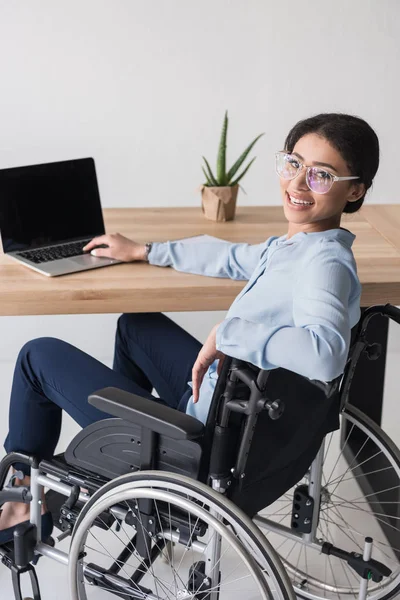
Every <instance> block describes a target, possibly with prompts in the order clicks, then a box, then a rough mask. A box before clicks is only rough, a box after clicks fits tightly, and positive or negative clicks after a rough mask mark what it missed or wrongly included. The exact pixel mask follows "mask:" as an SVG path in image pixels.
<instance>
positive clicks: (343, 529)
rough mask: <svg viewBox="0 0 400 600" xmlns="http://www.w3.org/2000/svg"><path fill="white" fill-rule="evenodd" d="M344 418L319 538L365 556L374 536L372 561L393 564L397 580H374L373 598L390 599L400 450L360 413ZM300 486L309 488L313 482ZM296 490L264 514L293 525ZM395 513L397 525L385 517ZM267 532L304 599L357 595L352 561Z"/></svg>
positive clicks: (332, 439)
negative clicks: (366, 543) (367, 540)
mask: <svg viewBox="0 0 400 600" xmlns="http://www.w3.org/2000/svg"><path fill="white" fill-rule="evenodd" d="M353 413H354V414H353ZM341 420H342V423H341V431H342V442H341V437H340V436H341V433H340V431H336V432H333V433H332V434H329V435H328V436H327V438H326V442H325V451H324V465H323V476H322V493H321V508H320V520H319V525H318V529H317V539H318V540H319V543H320V544H322V543H324V542H329V543H333V544H334V545H335V546H338V547H340V548H342V549H344V550H346V551H347V552H359V553H361V554H362V553H363V545H364V539H365V537H367V536H370V537H372V538H373V540H374V544H373V555H372V557H373V558H374V559H375V560H377V561H379V562H382V563H383V564H385V565H386V566H388V567H389V568H390V569H391V570H392V575H391V576H390V577H388V578H384V579H383V580H382V582H381V583H373V582H371V583H370V584H369V587H368V599H370V600H377V599H378V598H383V597H385V598H389V597H391V595H392V594H393V593H394V590H395V589H397V587H398V586H399V584H400V563H399V559H400V542H399V543H397V541H395V538H396V537H397V538H398V539H399V540H400V501H399V498H398V490H399V489H400V465H399V457H398V450H397V449H396V448H394V447H393V445H392V444H391V443H388V442H387V439H386V436H385V435H384V434H383V432H381V430H380V429H379V428H378V427H377V426H375V425H374V424H373V423H371V422H370V420H369V419H367V418H365V417H363V416H362V413H360V412H359V411H357V410H356V409H351V410H349V411H347V410H346V411H345V412H344V413H342V415H341ZM343 432H345V433H344V434H343ZM366 475H368V477H369V478H370V479H371V478H372V481H373V485H374V493H373V492H372V490H371V488H370V489H366V479H365V476H366ZM383 475H384V478H385V482H384V483H382V484H381V483H380V479H381V478H382V476H383ZM378 478H379V487H378ZM300 483H308V481H307V477H306V478H305V479H304V480H303V481H302V482H300ZM295 487H297V486H295ZM294 489H295V488H293V489H292V490H289V492H288V493H287V494H285V495H284V496H283V497H282V498H280V499H279V500H278V501H277V502H275V503H274V504H272V505H271V506H269V507H268V508H267V509H265V510H263V511H261V512H260V516H261V517H264V518H267V519H269V520H271V521H273V522H274V523H279V524H280V525H286V526H287V527H290V523H291V514H292V503H293V493H294ZM388 509H390V511H391V513H393V517H392V518H390V519H387V518H386V517H385V515H384V513H383V512H382V510H388ZM385 532H386V534H387V535H389V536H390V537H389V539H388V538H387V537H386V535H385ZM264 534H265V535H267V538H268V539H269V541H270V542H271V543H272V545H273V546H274V548H275V550H276V551H277V552H278V554H279V555H280V557H281V560H282V563H283V565H284V566H285V568H286V569H287V571H288V573H289V575H290V576H291V579H292V583H293V587H294V588H295V590H296V592H297V594H298V595H300V596H301V597H304V598H311V599H319V598H329V599H334V598H336V599H338V600H341V599H342V598H343V599H344V598H346V599H348V598H352V597H353V598H357V597H358V590H359V584H360V577H359V576H358V575H357V574H356V572H355V571H354V570H353V569H351V567H349V566H348V565H347V563H346V562H344V561H342V560H340V559H338V558H335V557H331V556H327V555H323V554H321V553H320V549H318V547H317V546H315V547H310V546H307V545H305V544H303V543H301V542H296V541H295V540H294V541H293V539H289V538H287V537H286V538H284V537H283V535H280V534H278V533H275V532H274V533H271V532H270V533H267V531H266V530H264Z"/></svg>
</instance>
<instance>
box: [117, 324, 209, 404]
mask: <svg viewBox="0 0 400 600" xmlns="http://www.w3.org/2000/svg"><path fill="white" fill-rule="evenodd" d="M200 349H201V343H200V342H199V341H198V340H196V339H195V338H194V337H193V336H192V335H190V334H189V333H188V332H187V331H185V330H184V329H182V327H180V326H179V325H177V324H176V323H174V321H172V320H171V319H169V318H168V317H166V316H165V315H163V314H162V313H144V314H124V315H122V316H121V317H120V318H119V320H118V326H117V332H116V338H115V354H114V366H113V368H114V370H115V371H117V372H118V373H121V374H122V375H124V376H125V377H127V378H128V379H133V380H135V381H136V382H137V383H138V384H139V385H140V386H141V387H142V388H143V389H145V390H147V391H148V392H149V393H150V392H151V391H152V389H153V388H155V389H156V391H157V393H158V394H159V396H160V397H161V398H162V399H163V400H164V401H165V402H166V403H167V404H168V405H169V406H171V407H173V408H179V409H182V410H185V408H186V406H184V405H182V402H181V401H182V397H185V396H186V400H187V398H188V395H190V394H191V391H190V388H189V387H188V384H187V382H188V381H191V379H192V367H193V365H194V363H195V361H196V358H197V355H198V353H199V351H200Z"/></svg>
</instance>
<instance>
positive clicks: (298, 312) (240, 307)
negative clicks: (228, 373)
mask: <svg viewBox="0 0 400 600" xmlns="http://www.w3.org/2000/svg"><path fill="white" fill-rule="evenodd" d="M355 237H356V236H355V235H354V234H353V233H351V232H350V231H348V230H347V229H328V230H326V231H321V232H313V233H305V232H299V233H296V234H295V235H293V236H292V237H291V238H290V239H287V235H283V236H281V237H277V236H272V237H270V238H268V239H267V240H266V241H265V242H263V243H262V244H256V245H250V244H234V243H231V242H226V241H223V240H219V239H218V238H210V237H208V236H204V238H203V239H201V238H200V240H199V241H196V240H194V241H191V240H190V238H189V239H188V240H187V241H185V240H180V241H176V242H165V243H155V244H153V246H152V249H151V252H150V254H149V262H150V263H151V264H153V265H158V266H162V267H167V266H171V267H173V268H174V269H176V270H177V271H183V272H186V273H194V274H199V275H208V276H211V277H225V278H230V279H237V280H248V283H247V285H246V286H245V287H244V288H243V290H242V291H241V292H240V294H239V295H238V296H237V297H236V299H235V300H234V302H233V304H232V305H231V307H230V309H229V311H228V313H227V315H226V317H225V319H224V321H222V323H221V324H220V325H219V327H218V329H217V349H218V350H220V351H221V352H223V353H224V354H227V355H228V356H233V357H235V358H240V359H242V360H245V361H248V362H250V363H252V364H254V365H257V366H258V367H260V368H261V369H276V368H278V367H283V368H284V369H288V370H290V371H294V372H295V373H299V374H300V375H303V376H305V377H307V378H309V379H318V380H320V381H331V380H332V379H334V378H335V377H337V376H338V375H341V374H342V373H343V371H344V367H345V364H346V359H347V355H348V351H349V346H350V333H351V328H352V327H354V325H356V324H357V323H358V321H359V319H360V314H361V313H360V296H361V284H360V281H359V279H358V276H357V266H356V262H355V259H354V256H353V252H352V249H351V246H352V244H353V241H354V239H355ZM216 369H217V361H215V362H214V363H213V364H212V365H211V367H210V368H209V370H208V372H207V374H206V375H205V377H204V380H203V383H202V385H201V388H200V396H199V402H198V403H197V404H193V401H192V398H191V399H190V400H189V402H188V405H187V409H186V412H187V413H188V414H190V415H192V416H194V417H196V418H198V419H200V420H201V421H202V422H203V423H205V421H206V418H207V414H208V409H209V405H210V401H211V398H212V394H213V391H214V388H215V384H216V381H217V371H216ZM189 385H191V384H190V382H189Z"/></svg>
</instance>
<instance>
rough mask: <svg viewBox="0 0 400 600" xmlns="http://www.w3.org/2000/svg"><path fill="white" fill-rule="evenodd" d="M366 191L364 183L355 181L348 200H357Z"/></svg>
mask: <svg viewBox="0 0 400 600" xmlns="http://www.w3.org/2000/svg"><path fill="white" fill-rule="evenodd" d="M365 192H366V189H365V185H364V183H353V185H352V186H351V187H350V189H349V194H348V197H347V202H357V200H359V199H360V198H362V197H363V196H364V194H365Z"/></svg>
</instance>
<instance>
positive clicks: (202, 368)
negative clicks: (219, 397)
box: [192, 358, 208, 404]
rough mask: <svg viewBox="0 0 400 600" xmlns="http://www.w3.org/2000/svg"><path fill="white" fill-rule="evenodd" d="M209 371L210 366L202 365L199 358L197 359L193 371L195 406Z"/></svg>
mask: <svg viewBox="0 0 400 600" xmlns="http://www.w3.org/2000/svg"><path fill="white" fill-rule="evenodd" d="M207 369H208V366H207V365H204V364H202V362H201V361H200V360H199V358H197V360H196V362H195V363H194V366H193V369H192V385H193V402H194V403H195V404H196V402H197V401H198V399H199V392H200V386H201V384H202V382H203V379H204V375H205V374H206V372H207Z"/></svg>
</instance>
